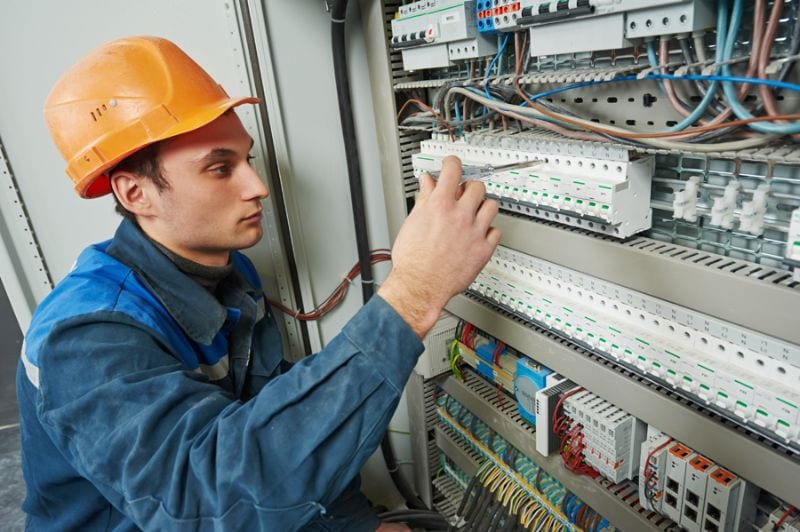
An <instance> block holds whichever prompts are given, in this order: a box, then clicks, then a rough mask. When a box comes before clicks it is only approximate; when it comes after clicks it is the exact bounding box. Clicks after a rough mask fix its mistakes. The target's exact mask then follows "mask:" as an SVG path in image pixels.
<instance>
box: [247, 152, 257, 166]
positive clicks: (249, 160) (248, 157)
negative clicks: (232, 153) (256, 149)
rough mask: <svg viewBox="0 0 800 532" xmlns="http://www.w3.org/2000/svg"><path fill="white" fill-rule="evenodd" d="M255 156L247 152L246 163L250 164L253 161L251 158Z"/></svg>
mask: <svg viewBox="0 0 800 532" xmlns="http://www.w3.org/2000/svg"><path fill="white" fill-rule="evenodd" d="M255 158H256V156H255V155H251V154H249V153H248V154H247V164H250V163H251V162H252V161H253V159H255Z"/></svg>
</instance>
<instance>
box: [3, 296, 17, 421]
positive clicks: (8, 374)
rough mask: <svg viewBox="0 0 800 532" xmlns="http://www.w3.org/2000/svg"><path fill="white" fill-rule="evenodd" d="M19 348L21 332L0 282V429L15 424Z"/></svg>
mask: <svg viewBox="0 0 800 532" xmlns="http://www.w3.org/2000/svg"><path fill="white" fill-rule="evenodd" d="M21 346H22V332H20V330H19V326H18V325H17V320H16V318H15V317H14V312H13V311H12V310H11V304H10V303H9V302H8V296H7V295H6V291H5V288H3V283H2V281H0V427H2V426H3V425H10V424H12V423H16V422H17V418H18V414H17V396H16V392H15V391H14V376H15V373H16V369H17V360H18V359H19V350H20V347H21Z"/></svg>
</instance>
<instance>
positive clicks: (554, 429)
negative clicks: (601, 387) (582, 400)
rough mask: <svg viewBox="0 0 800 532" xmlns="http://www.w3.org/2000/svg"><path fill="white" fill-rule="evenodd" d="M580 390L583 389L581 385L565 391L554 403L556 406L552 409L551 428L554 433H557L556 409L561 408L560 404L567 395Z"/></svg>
mask: <svg viewBox="0 0 800 532" xmlns="http://www.w3.org/2000/svg"><path fill="white" fill-rule="evenodd" d="M582 390H583V387H582V386H578V387H577V388H573V389H572V390H570V391H568V392H567V393H565V394H564V395H562V396H561V398H560V399H559V400H558V403H556V408H555V410H553V427H552V428H553V432H554V433H556V434H558V433H557V432H556V419H557V418H558V411H559V409H560V408H561V405H562V404H563V403H564V400H565V399H566V398H567V397H569V396H571V395H575V394H576V393H578V392H580V391H582Z"/></svg>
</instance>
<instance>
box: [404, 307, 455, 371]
mask: <svg viewBox="0 0 800 532" xmlns="http://www.w3.org/2000/svg"><path fill="white" fill-rule="evenodd" d="M457 328H458V318H456V317H454V316H452V315H450V314H448V313H446V312H443V313H442V316H440V317H439V321H437V322H436V325H434V326H433V328H432V329H431V330H430V332H429V333H428V335H427V336H425V339H424V340H423V341H422V344H423V345H424V346H425V350H424V351H423V352H422V355H420V357H419V359H418V360H417V365H416V366H414V371H415V372H416V373H417V374H418V375H421V376H422V377H424V378H426V379H430V378H432V377H436V376H437V375H441V374H442V373H445V372H448V371H450V342H452V341H453V338H454V337H455V332H456V329H457Z"/></svg>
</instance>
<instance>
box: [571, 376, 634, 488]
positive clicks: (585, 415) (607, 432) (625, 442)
mask: <svg viewBox="0 0 800 532" xmlns="http://www.w3.org/2000/svg"><path fill="white" fill-rule="evenodd" d="M564 413H565V415H567V416H568V417H570V418H571V419H572V420H573V423H575V424H578V425H580V434H581V447H582V448H583V451H582V452H583V456H584V458H585V460H586V463H587V464H589V465H590V466H591V467H592V468H593V469H595V470H597V471H598V472H599V473H600V474H601V475H603V476H604V477H606V478H608V479H609V480H610V481H612V482H614V483H617V482H622V481H623V480H628V479H632V478H633V477H635V476H636V474H637V473H638V472H639V458H640V456H639V455H640V453H641V447H642V442H643V441H644V439H645V437H646V435H647V425H645V423H644V422H642V421H641V420H639V419H637V418H635V417H633V416H632V415H630V414H629V413H627V412H625V411H624V410H622V409H621V408H618V407H616V406H615V405H613V404H612V403H610V402H608V401H606V400H605V399H602V398H601V397H599V396H597V395H595V394H593V393H591V392H588V391H582V392H579V393H577V394H575V395H573V396H570V397H568V398H567V399H566V401H565V402H564Z"/></svg>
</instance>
